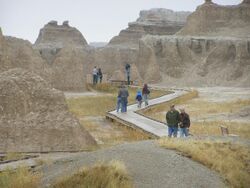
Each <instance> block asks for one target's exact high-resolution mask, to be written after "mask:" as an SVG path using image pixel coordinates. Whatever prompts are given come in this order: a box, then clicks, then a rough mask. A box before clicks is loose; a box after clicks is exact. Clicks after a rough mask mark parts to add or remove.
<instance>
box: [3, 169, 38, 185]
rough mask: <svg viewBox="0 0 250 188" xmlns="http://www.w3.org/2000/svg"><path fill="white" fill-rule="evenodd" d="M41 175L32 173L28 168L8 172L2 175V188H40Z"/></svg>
mask: <svg viewBox="0 0 250 188" xmlns="http://www.w3.org/2000/svg"><path fill="white" fill-rule="evenodd" d="M40 178H41V175H40V174H38V173H32V172H30V171H29V170H28V169H27V168H24V167H22V168H18V169H17V170H16V171H11V170H6V171H4V172H1V173H0V187H1V188H38V187H39V184H40Z"/></svg>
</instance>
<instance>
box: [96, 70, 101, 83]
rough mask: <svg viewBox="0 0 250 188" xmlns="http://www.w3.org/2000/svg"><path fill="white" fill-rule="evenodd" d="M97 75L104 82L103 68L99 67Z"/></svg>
mask: <svg viewBox="0 0 250 188" xmlns="http://www.w3.org/2000/svg"><path fill="white" fill-rule="evenodd" d="M97 76H98V80H99V83H100V84H101V83H102V69H101V68H99V69H98V72H97Z"/></svg>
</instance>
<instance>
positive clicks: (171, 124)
mask: <svg viewBox="0 0 250 188" xmlns="http://www.w3.org/2000/svg"><path fill="white" fill-rule="evenodd" d="M166 121H167V126H168V136H169V137H172V136H174V137H177V131H178V123H179V122H180V113H179V112H178V111H177V110H175V105H174V104H172V105H171V106H170V110H169V111H168V112H167V114H166Z"/></svg>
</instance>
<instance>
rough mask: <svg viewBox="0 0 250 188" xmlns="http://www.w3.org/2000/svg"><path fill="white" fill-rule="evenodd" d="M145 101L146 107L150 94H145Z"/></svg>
mask: <svg viewBox="0 0 250 188" xmlns="http://www.w3.org/2000/svg"><path fill="white" fill-rule="evenodd" d="M142 97H143V101H144V102H145V106H147V105H148V94H143V96H142Z"/></svg>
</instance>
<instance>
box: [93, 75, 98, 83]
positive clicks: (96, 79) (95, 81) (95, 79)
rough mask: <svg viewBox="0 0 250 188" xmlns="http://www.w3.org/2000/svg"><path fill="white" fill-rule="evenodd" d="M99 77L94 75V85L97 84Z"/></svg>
mask: <svg viewBox="0 0 250 188" xmlns="http://www.w3.org/2000/svg"><path fill="white" fill-rule="evenodd" d="M97 81H98V76H97V75H96V74H93V85H95V84H97Z"/></svg>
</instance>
